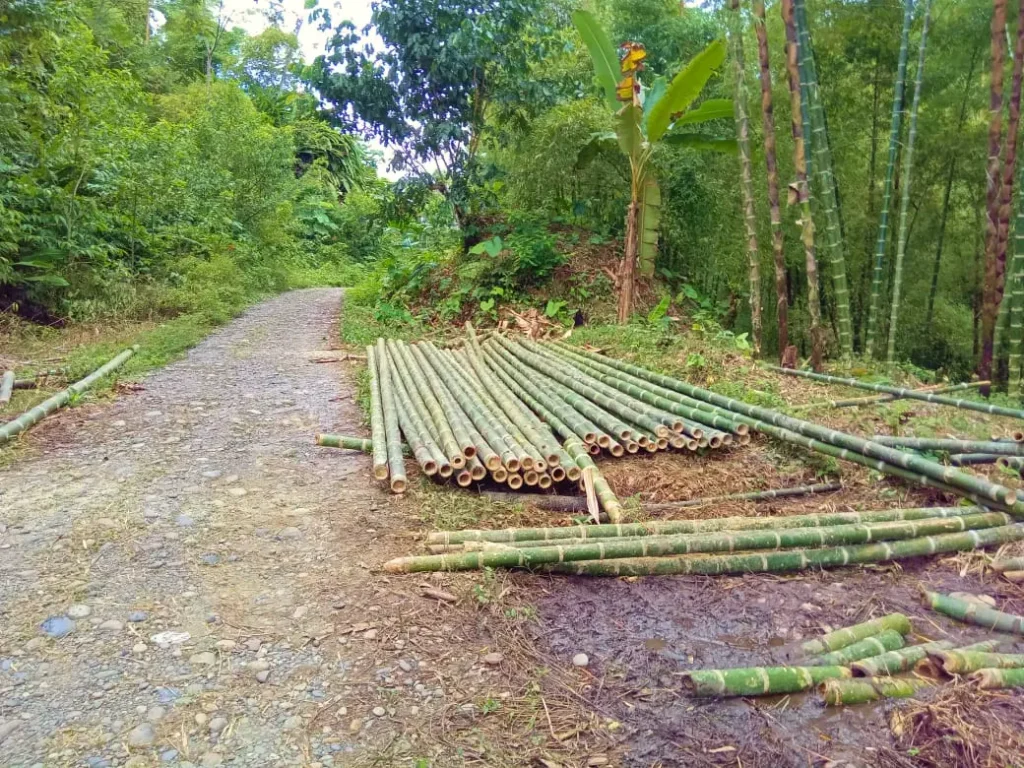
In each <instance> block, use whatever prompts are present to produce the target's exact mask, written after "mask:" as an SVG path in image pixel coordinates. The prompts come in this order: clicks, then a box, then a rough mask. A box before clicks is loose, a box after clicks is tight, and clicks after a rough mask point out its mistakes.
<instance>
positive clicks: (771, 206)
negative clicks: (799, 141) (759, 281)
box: [753, 0, 789, 360]
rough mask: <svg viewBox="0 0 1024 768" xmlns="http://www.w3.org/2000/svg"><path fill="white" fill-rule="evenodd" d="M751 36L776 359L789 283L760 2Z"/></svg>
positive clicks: (783, 337) (782, 347)
mask: <svg viewBox="0 0 1024 768" xmlns="http://www.w3.org/2000/svg"><path fill="white" fill-rule="evenodd" d="M753 6H754V32H755V34H756V35H757V53H758V63H759V65H760V69H761V78H760V80H761V133H762V134H763V136H764V162H765V167H766V169H767V174H768V211H769V214H770V217H771V226H772V262H773V264H774V267H775V313H776V316H777V318H778V346H779V359H780V360H781V358H782V355H783V354H784V353H785V351H786V347H788V346H789V289H788V285H789V280H788V277H787V275H786V254H785V249H784V247H783V245H784V244H783V236H782V212H781V209H780V207H779V167H778V160H777V158H776V151H775V106H774V104H773V102H772V69H771V61H770V58H769V55H768V29H767V21H766V19H765V13H764V0H753Z"/></svg>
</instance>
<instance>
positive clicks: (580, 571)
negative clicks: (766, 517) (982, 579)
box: [546, 525, 1024, 576]
mask: <svg viewBox="0 0 1024 768" xmlns="http://www.w3.org/2000/svg"><path fill="white" fill-rule="evenodd" d="M1022 539H1024V527H1022V526H1020V525H1008V526H1004V527H1000V528H989V529H986V530H983V531H966V532H964V533H946V534H942V535H940V536H926V537H924V538H919V539H904V540H903V541H894V542H886V543H881V544H861V545H855V546H849V547H832V548H829V549H796V550H784V551H781V552H759V553H753V554H735V555H710V556H698V557H652V558H623V559H618V560H582V561H577V562H573V563H562V564H560V565H549V566H546V569H547V570H550V571H554V572H556V573H569V574H573V575H577V576H667V575H682V574H686V575H697V574H699V575H705V576H721V575H726V574H743V573H787V572H791V571H802V570H806V569H808V568H842V567H845V566H847V565H864V564H868V563H886V562H895V561H898V560H906V559H909V558H912V557H921V556H924V555H935V554H940V553H946V552H964V551H968V550H976V549H981V548H984V547H990V546H1001V545H1003V544H1008V543H1009V542H1011V541H1020V540H1022Z"/></svg>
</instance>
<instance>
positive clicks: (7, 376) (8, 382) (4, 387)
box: [0, 371, 14, 405]
mask: <svg viewBox="0 0 1024 768" xmlns="http://www.w3.org/2000/svg"><path fill="white" fill-rule="evenodd" d="M12 394H14V371H4V375H3V376H0V405H7V403H9V402H11V395H12Z"/></svg>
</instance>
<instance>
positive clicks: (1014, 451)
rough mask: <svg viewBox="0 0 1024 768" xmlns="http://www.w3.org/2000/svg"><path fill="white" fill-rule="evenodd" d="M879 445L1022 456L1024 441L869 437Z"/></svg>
mask: <svg viewBox="0 0 1024 768" xmlns="http://www.w3.org/2000/svg"><path fill="white" fill-rule="evenodd" d="M871 440H872V441H873V442H876V443H878V444H879V445H888V446H892V447H896V448H913V449H914V450H915V451H947V452H950V453H989V454H995V455H998V456H1024V443H1018V442H1016V441H1010V440H1005V441H995V440H956V439H952V438H938V437H893V436H891V435H875V436H874V437H872V438H871Z"/></svg>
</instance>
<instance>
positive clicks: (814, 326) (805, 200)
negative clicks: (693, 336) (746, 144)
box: [781, 0, 825, 371]
mask: <svg viewBox="0 0 1024 768" xmlns="http://www.w3.org/2000/svg"><path fill="white" fill-rule="evenodd" d="M781 10H782V20H783V23H784V24H785V27H786V72H787V74H788V78H789V101H790V114H791V116H792V118H791V121H790V125H791V129H792V134H793V165H794V167H795V169H796V180H795V181H794V182H793V184H792V185H791V186H790V189H792V190H794V191H795V193H796V202H797V203H799V205H800V239H801V240H802V241H803V244H804V263H805V267H806V277H807V314H808V317H809V318H810V335H811V366H812V367H813V368H814V370H816V371H817V370H820V369H821V361H822V358H823V357H824V354H825V352H824V349H825V339H824V333H823V331H822V328H821V294H820V286H819V282H818V257H817V255H816V253H815V247H814V218H813V216H812V215H811V188H810V184H809V182H808V178H807V177H808V175H809V173H810V171H809V166H810V164H811V163H810V152H809V151H808V150H807V147H808V146H809V145H808V142H809V141H810V138H811V136H810V133H811V131H810V121H809V120H807V121H804V119H803V117H802V115H803V114H804V113H806V106H807V105H806V100H805V99H804V98H802V96H801V87H800V65H799V50H800V44H799V41H798V39H797V31H796V19H795V14H794V10H793V0H782V4H781Z"/></svg>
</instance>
